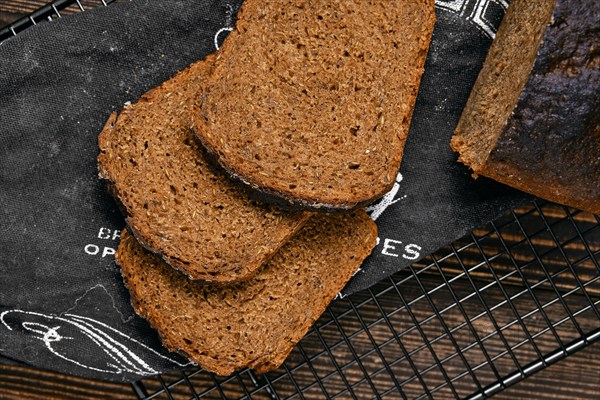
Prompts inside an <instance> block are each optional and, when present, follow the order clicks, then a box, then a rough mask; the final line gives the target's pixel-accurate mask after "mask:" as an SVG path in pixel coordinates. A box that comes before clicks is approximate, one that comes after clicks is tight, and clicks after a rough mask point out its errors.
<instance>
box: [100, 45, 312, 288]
mask: <svg viewBox="0 0 600 400" xmlns="http://www.w3.org/2000/svg"><path fill="white" fill-rule="evenodd" d="M212 61H213V57H209V58H208V59H207V60H205V61H201V62H197V63H195V64H193V65H191V66H190V67H189V68H187V69H186V70H184V71H182V72H180V73H179V74H177V75H176V76H175V77H173V78H171V79H170V80H169V81H167V82H165V83H164V84H163V85H161V86H159V87H158V88H155V89H153V90H151V91H149V92H148V93H146V94H145V95H144V96H143V97H142V98H141V99H140V100H139V101H137V102H136V103H134V104H131V105H129V106H127V107H125V108H124V109H123V111H122V112H121V113H120V115H119V116H117V114H116V113H114V114H113V115H111V117H110V118H109V119H108V121H107V123H106V126H105V127H104V129H103V131H102V132H101V134H100V136H99V140H98V142H99V147H100V154H99V156H98V165H99V171H100V177H101V178H104V179H106V180H107V181H108V183H109V185H108V187H109V189H110V191H111V193H112V194H113V195H114V197H115V198H116V199H117V201H118V202H119V203H120V205H121V208H122V210H123V211H124V213H125V214H126V215H127V219H126V221H127V224H128V226H129V228H130V230H131V231H132V232H133V233H134V235H135V236H136V237H137V238H138V240H139V241H140V243H142V244H143V245H144V246H145V247H146V248H147V249H149V250H151V251H153V252H155V253H158V254H159V255H160V256H161V257H162V258H163V259H164V260H165V261H166V262H167V263H169V264H170V265H171V266H173V267H175V268H177V269H179V270H180V271H182V272H184V273H186V274H187V275H188V276H189V277H190V278H192V279H201V280H205V281H212V282H234V281H239V280H243V279H248V278H249V277H250V276H252V275H253V274H254V273H255V272H256V271H257V270H258V268H259V267H260V266H261V265H262V264H264V262H265V261H266V260H268V259H269V258H270V257H271V256H272V255H273V254H274V253H275V252H276V251H277V250H278V249H279V247H280V246H281V245H283V243H285V242H286V241H287V240H288V239H289V238H290V237H291V236H292V235H293V234H294V233H295V232H297V231H298V230H299V229H300V228H301V227H302V225H303V224H304V222H305V221H306V220H307V218H308V217H309V215H308V214H307V213H297V212H296V213H292V212H283V211H280V210H276V209H274V208H272V207H267V206H262V205H258V204H257V203H256V202H254V201H252V200H251V199H250V198H249V197H248V195H247V193H246V190H245V188H244V187H242V186H241V185H239V184H236V183H234V182H232V181H230V180H229V179H228V178H227V177H226V176H224V175H223V174H222V173H219V172H218V171H215V169H214V168H212V167H211V166H210V165H209V164H208V163H207V162H206V160H205V158H204V156H203V154H202V152H201V147H200V146H199V145H198V143H196V139H195V136H194V135H193V133H192V131H191V129H190V127H189V126H190V122H189V120H188V118H187V117H188V114H189V108H190V107H191V106H192V103H193V100H194V98H195V96H196V95H197V93H198V91H199V90H201V88H202V87H203V84H204V82H205V80H206V78H207V76H208V74H209V71H210V68H211V65H212Z"/></svg>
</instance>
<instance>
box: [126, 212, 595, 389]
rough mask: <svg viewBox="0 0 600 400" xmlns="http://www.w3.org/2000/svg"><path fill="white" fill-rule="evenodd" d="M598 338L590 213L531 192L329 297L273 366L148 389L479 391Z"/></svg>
mask: <svg viewBox="0 0 600 400" xmlns="http://www.w3.org/2000/svg"><path fill="white" fill-rule="evenodd" d="M598 340H600V218H598V217H597V216H593V215H591V214H586V213H583V212H580V211H575V210H572V209H569V208H566V207H562V206H558V205H554V204H549V203H544V202H542V201H536V202H534V203H533V204H530V205H528V206H526V207H523V208H520V209H518V210H515V211H514V212H512V213H510V214H509V215H507V216H505V217H503V218H501V219H499V220H497V221H495V222H492V223H490V224H488V225H487V226H485V227H483V228H480V229H477V230H475V231H473V232H472V233H471V234H469V235H467V236H465V237H464V238H462V239H460V240H458V241H456V242H455V243H452V244H451V245H449V246H447V247H445V248H443V249H441V250H439V251H438V252H436V253H435V254H434V255H432V256H430V257H427V258H426V259H424V260H422V261H421V262H418V263H416V264H414V265H413V266H411V267H409V268H408V269H407V270H404V271H401V272H399V273H397V274H395V275H393V276H392V277H391V278H389V279H388V280H384V281H382V282H380V283H379V284H378V285H376V286H374V287H373V288H371V289H369V290H366V291H362V292H359V293H357V294H354V295H351V296H349V297H348V298H345V299H342V300H338V301H336V302H334V303H332V304H331V305H330V307H329V308H328V310H327V311H326V312H325V314H324V315H323V316H322V317H321V319H320V320H319V321H318V322H317V323H316V324H315V326H314V327H313V329H312V330H311V331H310V332H309V333H308V334H307V336H306V337H305V338H304V339H303V340H302V341H301V342H300V344H299V345H298V346H297V347H296V349H295V350H294V351H293V353H292V354H291V355H290V357H289V358H288V360H287V361H286V362H285V364H284V366H283V367H282V368H280V369H279V370H277V371H275V372H272V373H269V374H266V375H263V376H257V375H255V374H253V373H252V372H251V371H243V372H241V373H238V374H235V375H233V376H231V377H228V378H218V377H216V376H213V375H212V374H208V373H206V372H204V371H201V370H198V369H195V370H194V369H192V370H188V371H184V372H178V373H172V374H164V375H162V376H158V377H154V378H149V379H146V380H143V381H141V382H137V383H135V384H134V385H133V388H134V390H135V392H136V394H137V395H138V397H139V398H140V399H155V398H156V399H158V398H169V399H171V398H173V399H178V398H197V399H199V398H215V397H216V398H219V397H222V398H261V399H262V398H272V399H279V398H286V399H294V398H299V399H305V398H306V399H309V398H314V399H317V398H353V399H366V398H386V397H387V398H403V399H409V398H410V399H424V398H441V399H445V398H451V397H455V398H467V399H482V398H486V397H489V396H491V395H493V394H495V393H498V392H499V391H501V390H503V389H504V388H506V387H508V386H511V385H513V384H515V383H517V382H519V381H521V380H523V379H525V378H527V377H528V376H531V375H532V374H534V373H536V372H538V371H540V370H542V369H544V368H545V367H547V366H549V365H551V364H553V363H556V362H557V361H560V360H562V359H564V358H565V357H567V356H568V355H570V354H573V353H574V352H576V351H578V350H581V349H583V348H585V347H586V346H588V345H590V344H591V343H593V342H595V341H598Z"/></svg>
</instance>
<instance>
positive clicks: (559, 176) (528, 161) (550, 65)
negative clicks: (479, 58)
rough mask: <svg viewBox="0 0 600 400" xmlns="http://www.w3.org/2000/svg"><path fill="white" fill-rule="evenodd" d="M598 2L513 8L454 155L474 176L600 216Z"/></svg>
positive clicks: (552, 0)
mask: <svg viewBox="0 0 600 400" xmlns="http://www.w3.org/2000/svg"><path fill="white" fill-rule="evenodd" d="M599 21H600V2H598V1H592V0H589V1H586V0H577V1H572V0H558V1H556V0H544V1H524V0H515V1H511V3H510V6H509V8H508V10H507V12H506V15H505V16H504V20H503V21H502V24H501V26H500V29H499V30H498V33H497V35H496V39H495V40H494V42H493V43H492V46H491V48H490V51H489V53H488V56H487V58H486V61H485V64H484V66H483V69H482V70H481V73H480V74H479V77H478V78H477V81H476V83H475V86H474V88H473V91H472V92H471V96H470V98H469V100H468V102H467V105H466V107H465V109H464V111H463V113H462V116H461V119H460V121H459V123H458V126H457V128H456V131H455V133H454V137H453V138H452V143H451V145H452V148H453V149H454V150H455V151H457V152H459V153H460V158H459V160H460V161H461V162H463V163H464V164H466V165H467V166H469V167H470V168H471V169H472V170H473V171H474V172H475V174H477V175H483V176H487V177H489V178H492V179H495V180H497V181H500V182H502V183H504V184H507V185H510V186H513V187H516V188H518V189H520V190H523V191H525V192H528V193H531V194H534V195H536V196H539V197H542V198H545V199H547V200H550V201H554V202H557V203H562V204H566V205H569V206H572V207H576V208H580V209H582V210H586V211H590V212H592V213H596V214H600V157H599V154H600V89H599V88H600V47H599V41H598V27H599Z"/></svg>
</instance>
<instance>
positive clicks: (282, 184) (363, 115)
mask: <svg viewBox="0 0 600 400" xmlns="http://www.w3.org/2000/svg"><path fill="white" fill-rule="evenodd" d="M434 22H435V10H434V1H433V0H418V1H414V0H401V1H400V0H397V1H389V0H377V1H368V2H367V1H356V0H355V1H331V0H314V1H306V0H289V1H285V2H281V1H276V0H268V1H259V0H246V1H245V2H244V4H243V5H242V8H241V10H240V11H239V13H238V20H237V25H236V29H235V30H234V31H233V32H232V33H231V34H230V35H229V36H228V38H227V39H226V40H225V43H224V45H223V47H222V51H221V52H220V54H219V56H218V58H217V61H216V62H215V69H214V70H213V73H212V74H211V80H210V83H209V84H208V85H207V87H206V90H205V91H204V92H202V95H201V101H200V102H199V104H200V110H195V111H194V112H193V115H192V118H193V121H194V127H195V130H196V134H197V136H198V137H199V138H200V140H201V141H202V143H203V145H204V146H205V147H206V148H207V149H208V151H209V152H210V153H211V154H212V155H213V156H214V157H215V158H216V159H217V161H218V162H219V163H220V164H221V165H222V166H223V167H224V168H225V169H226V170H227V172H228V173H229V174H231V175H232V176H234V177H236V178H238V179H240V180H241V181H243V182H245V183H246V184H248V185H250V186H251V187H253V188H254V189H257V190H259V191H262V192H264V193H266V194H267V195H268V196H266V197H265V198H267V199H270V201H272V200H273V199H279V200H280V202H284V203H286V202H287V203H289V204H292V205H293V206H300V207H308V208H317V209H325V210H335V209H353V208H357V207H359V206H363V205H366V204H368V203H370V202H372V201H373V200H375V199H377V198H379V197H381V196H382V195H383V194H384V193H386V192H387V191H389V190H390V189H391V187H392V185H393V184H394V178H395V176H396V175H397V172H398V169H399V168H400V161H401V159H402V152H403V148H404V143H405V141H406V136H407V133H408V129H409V125H410V120H411V116H412V112H413V107H414V103H415V99H416V96H417V91H418V88H419V83H420V79H421V75H422V73H423V68H424V63H425V57H426V54H427V50H428V47H429V42H430V38H431V34H432V31H433V26H434Z"/></svg>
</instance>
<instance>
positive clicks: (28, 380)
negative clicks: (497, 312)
mask: <svg viewBox="0 0 600 400" xmlns="http://www.w3.org/2000/svg"><path fill="white" fill-rule="evenodd" d="M44 3H46V1H43V0H1V1H0V27H2V26H5V25H7V24H9V23H11V22H13V21H14V20H16V19H18V18H20V17H22V16H23V15H27V14H28V13H30V12H32V11H34V10H35V9H37V8H38V7H39V6H40V5H43V4H44ZM81 3H82V4H83V5H84V6H86V7H93V6H96V5H98V3H100V0H89V1H82V2H81ZM75 11H76V9H74V8H71V9H70V10H69V9H67V10H66V11H65V13H70V12H75ZM596 295H597V293H596ZM153 382H154V383H153ZM146 385H147V386H148V389H149V390H153V389H154V390H156V389H158V388H159V386H158V382H157V381H149V382H147V383H146ZM152 385H155V386H156V387H153V386H152ZM174 397H175V398H178V397H177V396H176V395H175V396H174ZM82 398H86V399H134V398H136V397H135V395H134V393H133V391H132V389H131V387H130V385H129V384H125V383H110V382H102V381H95V380H90V379H83V378H78V377H74V376H68V375H62V374H58V373H54V372H48V371H42V370H38V369H34V368H29V367H23V366H11V365H0V399H10V400H13V399H14V400H22V399H82ZM159 398H166V396H163V397H159ZM181 398H184V397H181ZM495 398H497V399H515V398H516V399H524V398H536V399H538V398H539V399H586V400H587V399H600V343H597V344H594V345H592V346H590V347H588V348H586V349H584V350H583V351H580V352H579V353H576V354H575V355H573V356H570V357H568V358H566V359H565V360H563V361H560V362H559V363H557V364H555V365H553V366H551V367H548V368H546V369H545V370H543V371H541V372H539V373H537V374H536V375H534V376H533V377H530V378H528V379H526V380H524V381H522V382H520V383H518V384H517V385H515V386H513V387H510V388H508V389H506V390H504V391H503V392H501V393H500V394H498V395H496V396H495Z"/></svg>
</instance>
